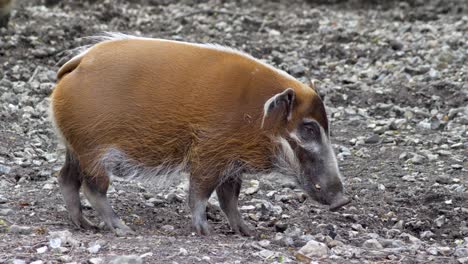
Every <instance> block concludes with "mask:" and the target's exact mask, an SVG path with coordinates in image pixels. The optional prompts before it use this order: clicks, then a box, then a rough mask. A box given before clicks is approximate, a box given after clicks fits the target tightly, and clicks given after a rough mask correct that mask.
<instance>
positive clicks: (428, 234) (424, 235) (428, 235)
mask: <svg viewBox="0 0 468 264" xmlns="http://www.w3.org/2000/svg"><path fill="white" fill-rule="evenodd" d="M420 237H421V238H431V237H434V233H432V232H431V231H423V232H421V234H420Z"/></svg>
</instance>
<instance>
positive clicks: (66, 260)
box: [59, 255, 93, 263]
mask: <svg viewBox="0 0 468 264" xmlns="http://www.w3.org/2000/svg"><path fill="white" fill-rule="evenodd" d="M59 259H60V260H61V261H62V262H65V263H67V262H71V261H72V257H71V256H69V255H64V256H60V257H59ZM88 263H93V262H91V261H88Z"/></svg>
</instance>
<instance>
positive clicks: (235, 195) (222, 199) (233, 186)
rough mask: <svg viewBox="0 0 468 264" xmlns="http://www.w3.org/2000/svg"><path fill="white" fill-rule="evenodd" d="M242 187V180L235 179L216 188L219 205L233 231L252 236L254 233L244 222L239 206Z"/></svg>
mask: <svg viewBox="0 0 468 264" xmlns="http://www.w3.org/2000/svg"><path fill="white" fill-rule="evenodd" d="M241 186H242V179H241V178H240V177H233V178H231V179H229V180H227V181H225V182H223V183H222V184H221V185H220V186H219V187H218V188H216V194H217V195H218V200H219V205H220V207H221V209H222V210H223V212H224V214H226V217H227V219H228V221H229V225H230V226H231V229H232V230H233V231H234V232H236V233H238V234H242V235H244V236H252V235H253V231H252V230H250V228H249V227H247V225H246V224H245V223H244V221H243V220H242V216H241V214H240V212H239V209H238V205H237V201H238V199H239V193H240V189H241Z"/></svg>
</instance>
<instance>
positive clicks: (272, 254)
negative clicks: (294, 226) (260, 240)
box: [256, 249, 277, 259]
mask: <svg viewBox="0 0 468 264" xmlns="http://www.w3.org/2000/svg"><path fill="white" fill-rule="evenodd" d="M276 254H277V253H275V252H273V251H271V250H268V249H263V250H260V251H259V252H258V253H256V255H258V256H259V257H261V258H264V259H271V258H274V257H275V255H276Z"/></svg>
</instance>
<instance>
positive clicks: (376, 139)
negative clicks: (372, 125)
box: [364, 134, 380, 144]
mask: <svg viewBox="0 0 468 264" xmlns="http://www.w3.org/2000/svg"><path fill="white" fill-rule="evenodd" d="M379 141H380V136H379V135H377V134H373V135H372V136H370V137H368V138H366V139H365V140H364V142H365V143H367V144H376V143H379Z"/></svg>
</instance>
